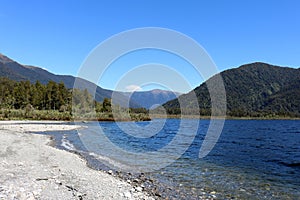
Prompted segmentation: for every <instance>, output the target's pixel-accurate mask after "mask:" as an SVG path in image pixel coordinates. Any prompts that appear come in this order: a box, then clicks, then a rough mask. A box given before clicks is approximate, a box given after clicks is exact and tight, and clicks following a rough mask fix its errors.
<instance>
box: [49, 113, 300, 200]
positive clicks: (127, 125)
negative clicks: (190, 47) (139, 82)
mask: <svg viewBox="0 0 300 200" xmlns="http://www.w3.org/2000/svg"><path fill="white" fill-rule="evenodd" d="M154 121H155V122H156V123H157V124H159V125H161V129H157V130H156V129H155V127H153V126H150V124H149V123H151V122H135V123H133V122H119V126H120V124H121V128H120V127H119V126H118V123H115V122H99V123H98V122H97V123H96V122H88V123H86V124H83V125H85V126H88V128H87V129H82V130H81V131H80V132H79V135H78V134H77V132H74V131H70V132H64V133H63V134H62V133H57V132H51V133H46V134H51V135H53V136H54V137H55V139H56V141H57V146H58V147H59V148H64V149H68V150H72V151H77V152H79V153H81V154H82V155H83V156H84V155H89V156H93V159H88V160H89V161H90V162H89V164H90V165H91V166H92V167H94V168H95V169H99V168H102V169H103V168H105V166H108V167H109V168H114V167H116V168H119V169H120V168H126V167H130V166H128V163H127V162H126V160H128V157H126V156H124V154H123V155H122V154H119V153H116V152H117V150H115V149H116V148H119V149H121V150H124V151H125V152H130V153H133V154H134V153H140V154H146V153H149V152H157V151H160V150H161V149H163V148H164V147H165V146H166V145H168V144H169V143H170V142H172V141H173V140H174V138H176V134H178V129H179V127H180V128H181V129H180V130H181V132H182V133H183V135H184V134H186V136H185V135H184V136H182V138H186V139H184V140H183V141H182V142H178V143H176V144H177V145H183V146H184V147H182V148H181V147H180V146H177V147H176V145H175V146H174V145H173V146H171V148H169V149H168V151H170V152H175V154H179V159H176V161H175V162H172V163H171V164H170V165H167V166H165V167H163V168H162V169H157V170H154V171H151V172H149V174H150V175H151V176H153V177H155V178H156V179H158V180H160V181H162V182H164V183H166V184H170V185H172V187H174V188H177V189H178V188H179V190H180V189H182V190H185V191H190V192H191V195H194V196H195V198H196V197H197V195H201V193H203V192H212V193H213V194H216V197H217V198H218V199H231V198H238V199H299V198H300V123H299V122H300V121H298V120H226V121H225V124H224V127H223V131H222V133H221V135H220V138H219V139H218V141H217V143H216V145H215V146H214V148H213V149H212V151H211V152H210V153H209V154H208V155H207V156H206V157H204V158H201V159H200V158H199V150H200V147H201V145H202V142H203V139H204V137H205V134H206V132H207V129H208V127H209V124H210V120H195V119H185V120H180V119H155V120H154ZM198 123H199V128H197V129H195V127H197V126H196V124H198ZM99 125H100V127H101V130H100V132H101V133H99ZM133 125H134V126H133ZM124 129H125V130H126V131H124ZM194 129H195V130H194ZM127 131H131V132H132V134H127V133H128V132H127ZM141 131H143V134H142V135H141V136H140V137H139V135H138V134H139V132H141ZM194 131H195V133H196V134H195V135H192V134H191V133H190V132H194ZM151 132H153V133H156V134H153V135H149V134H151ZM99 135H102V136H101V137H99ZM144 136H145V137H144ZM146 136H147V137H146ZM112 144H113V145H112ZM103 149H106V150H104V151H103ZM183 150H184V151H183ZM82 152H85V153H82ZM125 155H127V154H125ZM134 155H135V154H134ZM149 155H150V154H149ZM170 158H171V159H174V158H173V157H171V156H170V157H168V158H166V156H165V155H163V156H161V157H159V156H158V157H155V158H154V159H153V160H150V161H151V162H149V160H148V161H147V162H148V164H149V163H150V164H153V163H154V164H155V165H157V164H158V165H159V164H160V163H164V161H165V160H168V159H170ZM131 159H132V158H131ZM155 159H157V160H155ZM97 161H100V162H97ZM147 162H145V161H144V160H141V159H140V158H139V157H137V159H136V160H134V161H133V162H129V165H135V166H134V167H142V166H143V164H144V163H147ZM166 163H167V162H166ZM126 165H127V166H126Z"/></svg>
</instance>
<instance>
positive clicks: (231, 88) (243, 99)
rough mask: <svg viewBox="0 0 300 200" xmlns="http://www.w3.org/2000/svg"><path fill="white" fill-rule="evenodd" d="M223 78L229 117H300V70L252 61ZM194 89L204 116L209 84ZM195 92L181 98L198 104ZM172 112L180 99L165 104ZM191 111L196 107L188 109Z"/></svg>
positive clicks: (232, 70) (186, 103) (185, 101)
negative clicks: (194, 98)
mask: <svg viewBox="0 0 300 200" xmlns="http://www.w3.org/2000/svg"><path fill="white" fill-rule="evenodd" d="M220 75H221V76H222V78H223V80H224V86H225V90H226V98H227V114H228V115H230V116H238V117H242V116H252V117H264V116H272V115H279V116H293V117H300V69H299V68H298V69H294V68H288V67H279V66H273V65H269V64H266V63H260V62H257V63H251V64H247V65H243V66H240V67H239V68H234V69H230V70H226V71H223V72H221V73H220ZM209 81H211V82H212V83H213V81H214V77H212V78H210V79H208V80H207V81H206V82H204V83H202V84H201V85H200V86H199V87H197V88H195V89H194V90H193V92H195V94H196V96H197V101H198V104H199V107H200V112H201V114H202V115H209V114H210V106H211V104H210V97H209V92H208V89H207V83H208V82H209ZM191 96H192V93H191V92H190V93H188V94H184V95H181V96H180V97H179V99H181V101H184V105H195V104H194V102H192V98H191ZM163 107H165V108H166V109H167V110H168V112H169V113H171V114H172V113H173V114H176V112H179V111H180V105H179V101H178V99H175V100H172V101H169V102H167V103H165V104H163ZM189 109H190V110H191V109H193V108H189Z"/></svg>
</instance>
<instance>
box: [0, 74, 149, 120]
mask: <svg viewBox="0 0 300 200" xmlns="http://www.w3.org/2000/svg"><path fill="white" fill-rule="evenodd" d="M116 108H117V110H118V111H119V112H118V113H119V116H118V120H149V117H148V114H149V111H148V110H146V109H145V108H130V109H128V108H121V107H120V106H118V105H116ZM74 112H75V113H76V114H75V117H77V118H78V117H79V118H83V119H90V120H105V121H114V120H115V117H114V116H113V114H112V104H111V99H109V98H104V100H103V102H97V101H95V100H94V98H93V96H92V95H91V94H90V93H89V92H88V90H87V89H85V90H79V89H74V88H73V89H68V88H66V87H65V85H64V83H63V82H61V83H56V82H54V81H51V80H50V81H49V82H48V83H47V84H45V85H44V84H41V83H40V82H39V81H36V82H35V83H30V81H20V82H17V81H14V80H10V79H8V78H5V77H0V119H1V118H5V119H6V118H12V117H11V116H13V117H16V118H20V117H21V118H33V119H63V120H70V119H74ZM91 113H93V115H92V114H91ZM95 113H96V114H95ZM120 113H121V114H120ZM124 113H129V114H130V118H128V115H124Z"/></svg>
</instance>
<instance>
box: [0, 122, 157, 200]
mask: <svg viewBox="0 0 300 200" xmlns="http://www.w3.org/2000/svg"><path fill="white" fill-rule="evenodd" d="M76 128H79V127H78V126H75V125H65V124H61V123H59V122H51V121H47V122H45V121H43V122H40V121H1V122H0V199H64V200H67V199H153V198H152V197H149V196H148V195H147V194H146V193H144V192H143V191H140V188H134V187H133V186H131V185H130V184H128V183H126V182H124V181H122V180H120V179H118V178H116V177H113V176H110V175H109V174H106V173H104V172H101V171H95V170H93V169H90V168H88V167H87V166H86V163H85V161H84V160H83V159H81V158H80V157H79V156H77V155H75V154H72V153H69V152H66V151H62V150H58V149H55V148H53V147H51V146H49V145H48V144H49V142H50V141H51V140H50V138H49V137H47V136H44V135H35V134H28V133H27V132H35V131H51V130H53V131H54V130H72V129H76Z"/></svg>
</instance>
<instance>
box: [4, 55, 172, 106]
mask: <svg viewBox="0 0 300 200" xmlns="http://www.w3.org/2000/svg"><path fill="white" fill-rule="evenodd" d="M0 76H1V77H7V78H9V79H12V80H16V81H24V80H29V81H30V82H31V83H35V82H36V81H37V80H38V81H40V82H41V83H43V84H47V83H48V82H49V81H50V80H52V81H55V82H57V83H59V82H63V83H64V84H65V86H66V87H67V88H73V86H74V81H75V77H74V76H69V75H56V74H53V73H50V72H48V71H46V70H44V69H42V68H39V67H34V66H29V65H21V64H19V63H17V62H16V61H14V60H12V59H10V58H8V57H6V56H4V55H2V54H0ZM95 87H96V95H95V99H96V100H97V101H103V99H104V98H111V96H112V93H113V91H112V90H106V89H103V88H101V87H99V86H96V85H95V84H94V83H92V82H90V81H87V80H84V79H80V84H79V89H85V88H87V89H92V88H95ZM90 92H92V91H90ZM130 94H131V93H130ZM130 94H129V93H127V92H126V93H123V92H115V93H114V97H115V98H116V99H117V100H115V101H114V102H115V103H117V104H120V105H122V106H125V105H127V102H128V98H129V97H130V107H144V108H150V107H151V106H152V105H154V104H163V103H165V102H167V101H169V100H171V99H174V98H176V94H173V93H172V92H169V91H163V90H153V91H146V92H134V93H133V95H130Z"/></svg>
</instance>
